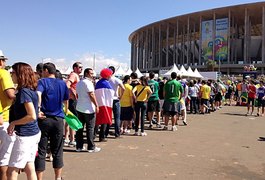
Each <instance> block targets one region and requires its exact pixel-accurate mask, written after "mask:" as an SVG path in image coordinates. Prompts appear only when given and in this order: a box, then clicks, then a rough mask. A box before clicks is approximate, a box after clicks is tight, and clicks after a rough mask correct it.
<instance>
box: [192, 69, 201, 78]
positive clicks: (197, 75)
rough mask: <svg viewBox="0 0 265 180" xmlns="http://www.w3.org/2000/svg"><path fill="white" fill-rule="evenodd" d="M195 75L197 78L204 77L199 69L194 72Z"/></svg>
mask: <svg viewBox="0 0 265 180" xmlns="http://www.w3.org/2000/svg"><path fill="white" fill-rule="evenodd" d="M194 75H195V77H196V78H203V76H202V75H201V74H200V73H199V71H198V69H197V68H196V69H195V70H194Z"/></svg>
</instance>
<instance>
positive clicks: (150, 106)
mask: <svg viewBox="0 0 265 180" xmlns="http://www.w3.org/2000/svg"><path fill="white" fill-rule="evenodd" d="M149 78H150V80H149V81H148V86H149V87H150V88H151V90H152V92H153V93H152V94H151V96H150V98H149V99H148V102H147V112H148V120H149V121H150V126H149V127H150V128H152V127H153V122H152V120H153V118H154V114H155V112H156V117H157V124H156V126H157V127H158V128H161V125H160V103H159V95H158V91H159V83H158V82H157V81H155V80H154V78H155V73H154V72H152V71H151V72H150V73H149Z"/></svg>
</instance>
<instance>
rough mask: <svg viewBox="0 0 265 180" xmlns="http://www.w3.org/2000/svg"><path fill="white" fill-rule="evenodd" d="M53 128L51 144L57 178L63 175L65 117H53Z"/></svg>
mask: <svg viewBox="0 0 265 180" xmlns="http://www.w3.org/2000/svg"><path fill="white" fill-rule="evenodd" d="M53 120H54V121H53V130H52V131H51V136H50V144H51V152H52V155H53V162H52V165H53V168H54V172H55V179H57V178H61V177H62V174H61V172H62V168H63V166H64V163H63V119H61V118H54V119H53Z"/></svg>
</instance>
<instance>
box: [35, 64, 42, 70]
mask: <svg viewBox="0 0 265 180" xmlns="http://www.w3.org/2000/svg"><path fill="white" fill-rule="evenodd" d="M42 69H43V63H39V64H37V66H36V71H37V72H42Z"/></svg>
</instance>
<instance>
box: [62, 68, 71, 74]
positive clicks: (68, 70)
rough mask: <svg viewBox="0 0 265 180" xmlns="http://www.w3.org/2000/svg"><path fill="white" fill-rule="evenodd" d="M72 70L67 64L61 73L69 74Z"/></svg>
mask: <svg viewBox="0 0 265 180" xmlns="http://www.w3.org/2000/svg"><path fill="white" fill-rule="evenodd" d="M72 71H73V69H72V67H70V66H69V67H68V68H67V69H66V70H65V71H62V72H61V73H62V74H66V75H69V74H70V73H71V72H72Z"/></svg>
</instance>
